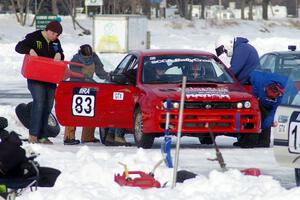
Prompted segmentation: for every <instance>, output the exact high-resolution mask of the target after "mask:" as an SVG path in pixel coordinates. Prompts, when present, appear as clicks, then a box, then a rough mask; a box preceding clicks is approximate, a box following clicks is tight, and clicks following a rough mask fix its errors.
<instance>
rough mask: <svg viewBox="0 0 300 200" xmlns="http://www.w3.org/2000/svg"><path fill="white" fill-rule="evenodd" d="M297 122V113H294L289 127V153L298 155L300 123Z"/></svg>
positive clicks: (299, 150)
mask: <svg viewBox="0 0 300 200" xmlns="http://www.w3.org/2000/svg"><path fill="white" fill-rule="evenodd" d="M298 120H299V112H294V113H293V114H292V116H291V121H290V125H289V151H290V152H291V153H300V137H299V134H300V121H298Z"/></svg>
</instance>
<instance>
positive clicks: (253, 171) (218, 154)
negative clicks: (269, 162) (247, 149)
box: [205, 123, 261, 176]
mask: <svg viewBox="0 0 300 200" xmlns="http://www.w3.org/2000/svg"><path fill="white" fill-rule="evenodd" d="M205 126H206V127H207V128H208V132H209V135H210V138H211V140H212V141H213V144H214V147H215V150H216V158H214V159H211V158H208V160H210V161H218V163H219V165H220V167H221V169H222V170H223V171H227V170H228V169H227V168H226V163H225V161H224V158H223V155H222V153H221V151H220V149H219V146H218V145H217V143H216V139H215V136H214V134H213V132H212V130H211V127H210V125H209V123H206V125H205ZM240 172H241V173H243V174H244V175H248V176H260V175H261V173H260V170H259V169H258V168H246V169H243V170H240Z"/></svg>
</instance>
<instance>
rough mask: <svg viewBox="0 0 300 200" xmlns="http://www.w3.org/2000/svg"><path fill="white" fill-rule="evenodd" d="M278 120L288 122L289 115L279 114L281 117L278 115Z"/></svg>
mask: <svg viewBox="0 0 300 200" xmlns="http://www.w3.org/2000/svg"><path fill="white" fill-rule="evenodd" d="M278 122H279V123H287V122H288V116H285V115H279V117H278Z"/></svg>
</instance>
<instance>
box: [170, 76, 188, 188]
mask: <svg viewBox="0 0 300 200" xmlns="http://www.w3.org/2000/svg"><path fill="white" fill-rule="evenodd" d="M185 86H186V76H183V77H182V87H181V97H180V110H179V121H178V130H177V142H176V152H175V162H174V170H173V181H172V188H174V187H175V186H176V179H177V169H178V162H179V149H180V137H181V128H182V116H183V108H184V96H185Z"/></svg>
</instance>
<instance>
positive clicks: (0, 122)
mask: <svg viewBox="0 0 300 200" xmlns="http://www.w3.org/2000/svg"><path fill="white" fill-rule="evenodd" d="M7 126H8V122H7V119H6V118H5V117H0V130H3V129H5V128H6V127H7Z"/></svg>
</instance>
